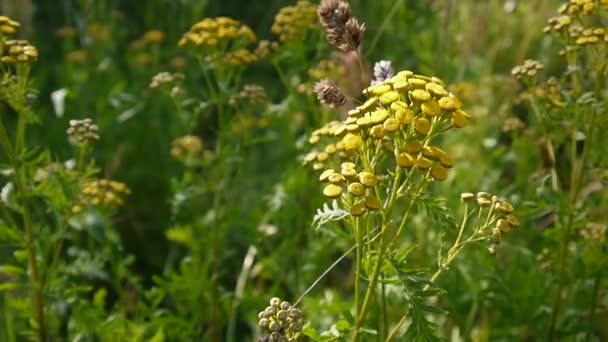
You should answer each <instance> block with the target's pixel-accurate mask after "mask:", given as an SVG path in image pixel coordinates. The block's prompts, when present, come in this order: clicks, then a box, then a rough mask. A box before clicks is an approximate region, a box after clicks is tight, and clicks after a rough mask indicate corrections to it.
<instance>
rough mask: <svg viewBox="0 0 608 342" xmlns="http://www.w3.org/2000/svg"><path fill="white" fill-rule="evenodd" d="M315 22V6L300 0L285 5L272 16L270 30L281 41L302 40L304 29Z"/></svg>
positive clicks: (307, 28) (310, 26) (313, 25)
mask: <svg viewBox="0 0 608 342" xmlns="http://www.w3.org/2000/svg"><path fill="white" fill-rule="evenodd" d="M316 23H317V6H315V5H313V4H311V3H310V2H309V1H306V0H300V1H298V2H297V4H296V5H294V6H286V7H283V8H281V9H280V10H279V13H277V14H276V15H275V17H274V23H273V24H272V28H271V31H272V33H273V34H274V35H276V36H277V37H278V38H279V41H280V42H281V43H287V42H297V41H302V39H303V38H304V35H305V34H306V31H307V30H309V29H311V28H313V27H315V25H316Z"/></svg>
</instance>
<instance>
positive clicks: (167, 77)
mask: <svg viewBox="0 0 608 342" xmlns="http://www.w3.org/2000/svg"><path fill="white" fill-rule="evenodd" d="M183 79H184V75H183V74H181V73H179V72H176V73H171V72H166V71H163V72H160V73H158V74H156V75H154V77H152V80H151V81H150V85H149V86H148V88H150V89H157V88H160V87H162V86H165V85H173V84H174V83H176V82H180V81H182V80H183Z"/></svg>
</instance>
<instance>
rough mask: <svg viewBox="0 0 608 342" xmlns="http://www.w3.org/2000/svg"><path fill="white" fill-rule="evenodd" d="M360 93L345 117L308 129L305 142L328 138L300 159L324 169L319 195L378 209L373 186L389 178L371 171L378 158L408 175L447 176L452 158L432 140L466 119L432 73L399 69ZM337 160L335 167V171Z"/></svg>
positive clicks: (355, 207) (357, 208)
mask: <svg viewBox="0 0 608 342" xmlns="http://www.w3.org/2000/svg"><path fill="white" fill-rule="evenodd" d="M363 93H364V94H365V95H366V96H367V98H368V99H367V101H365V102H364V103H363V104H361V105H360V106H358V107H356V108H354V109H352V110H350V111H349V112H348V117H347V118H346V119H345V120H344V121H342V122H339V121H332V122H330V123H328V124H326V125H325V126H324V127H322V128H320V129H317V130H315V131H314V132H313V133H312V135H311V136H310V139H309V143H311V144H313V145H322V141H326V140H329V141H330V143H328V144H325V145H324V147H322V148H320V149H317V150H315V151H312V152H310V153H309V154H308V155H306V156H305V158H304V164H305V165H308V164H312V166H313V169H315V170H322V169H326V170H325V171H324V172H323V173H322V174H321V177H320V180H321V182H327V183H329V184H327V185H326V187H325V189H324V195H325V196H326V197H329V198H337V197H340V196H346V197H345V198H347V199H349V200H348V201H347V202H349V203H352V205H351V206H350V208H349V209H350V210H351V213H352V214H353V215H363V214H364V213H365V212H366V211H368V210H377V209H380V204H379V203H380V200H379V199H378V198H377V197H376V196H375V194H377V191H378V188H376V186H377V185H378V184H379V183H381V182H382V180H383V179H387V178H390V177H387V175H385V174H384V172H382V171H374V170H376V166H377V165H378V163H383V164H382V165H384V166H386V167H387V169H390V170H392V169H394V168H399V169H401V170H403V172H405V173H407V174H408V175H411V174H412V172H414V171H416V172H419V174H420V176H421V177H423V178H425V179H429V180H435V181H444V180H446V179H447V177H448V169H449V168H451V167H453V166H454V161H453V160H452V158H451V157H450V155H449V154H448V153H447V152H446V151H444V150H442V149H441V148H439V147H437V146H433V145H432V144H431V140H432V138H433V137H434V136H436V135H437V134H440V133H442V132H445V131H447V130H450V129H452V128H462V127H465V126H466V125H467V124H468V121H469V119H470V116H469V114H467V113H466V112H465V111H463V110H462V109H461V104H460V101H459V100H458V99H457V98H456V97H455V96H454V95H453V94H452V93H450V92H448V91H447V90H446V89H445V87H444V84H443V82H442V81H441V80H440V79H438V78H436V77H427V76H423V75H416V74H414V73H413V72H411V71H401V72H399V73H398V74H397V75H395V76H393V77H391V78H390V79H388V80H386V81H385V82H382V83H379V84H376V85H373V86H370V87H368V88H367V89H365V90H364V91H363ZM336 161H337V163H336ZM387 161H388V163H390V164H391V165H386V163H387ZM337 165H340V171H339V172H338V171H334V170H335V166H337ZM377 172H379V174H378V173H377ZM359 196H360V197H361V198H362V199H361V200H359V199H358V197H359Z"/></svg>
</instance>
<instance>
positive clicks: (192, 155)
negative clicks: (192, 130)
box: [171, 135, 203, 167]
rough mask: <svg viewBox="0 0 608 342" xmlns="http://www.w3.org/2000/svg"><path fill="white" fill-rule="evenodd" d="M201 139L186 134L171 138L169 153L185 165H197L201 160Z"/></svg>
mask: <svg viewBox="0 0 608 342" xmlns="http://www.w3.org/2000/svg"><path fill="white" fill-rule="evenodd" d="M202 152H203V141H202V140H201V138H199V137H197V136H195V135H186V136H183V137H179V138H176V139H175V140H173V144H172V145H171V155H172V156H173V158H175V159H177V160H178V161H180V162H182V163H184V165H186V166H190V167H192V166H197V165H200V163H201V162H202V157H203V154H202Z"/></svg>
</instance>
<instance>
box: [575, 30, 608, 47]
mask: <svg viewBox="0 0 608 342" xmlns="http://www.w3.org/2000/svg"><path fill="white" fill-rule="evenodd" d="M570 36H571V37H573V38H576V41H575V43H576V45H579V46H584V45H591V44H596V43H599V42H608V35H607V34H606V29H604V28H602V27H596V28H588V29H583V30H582V31H580V33H579V32H576V33H574V32H572V33H571V34H570Z"/></svg>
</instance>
